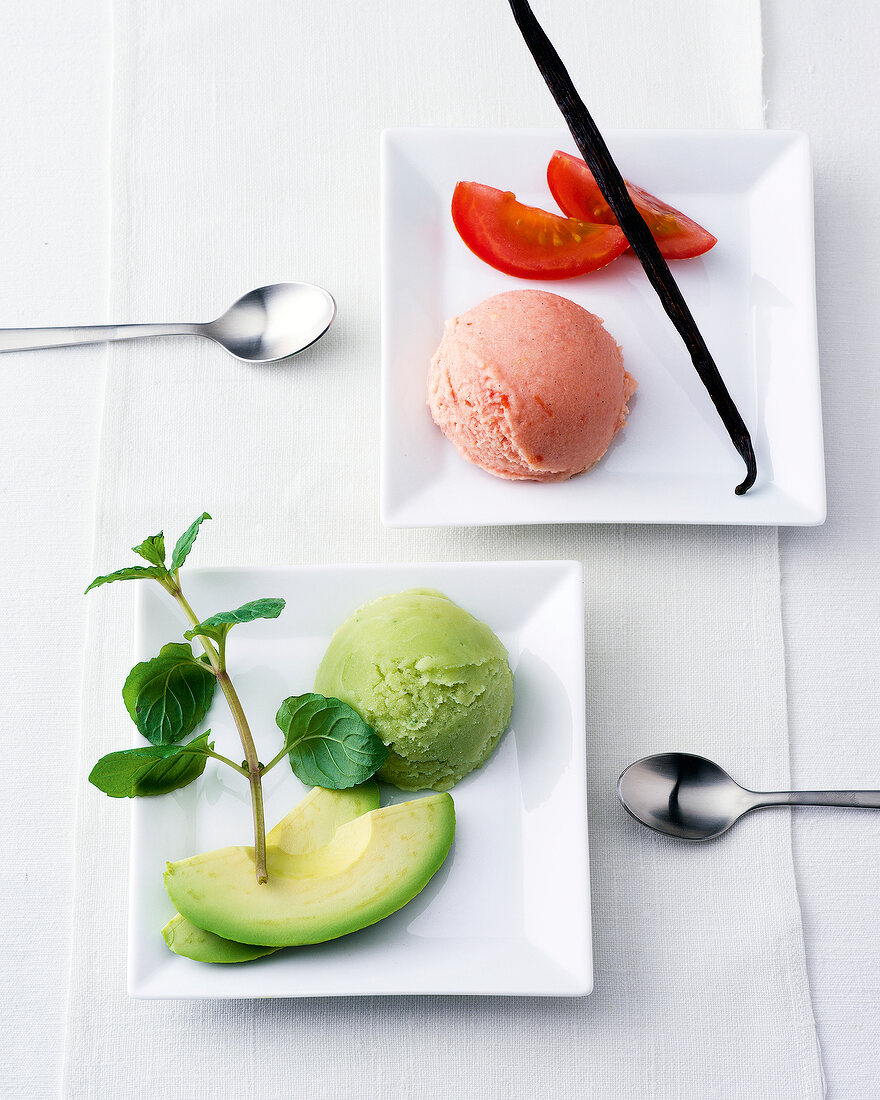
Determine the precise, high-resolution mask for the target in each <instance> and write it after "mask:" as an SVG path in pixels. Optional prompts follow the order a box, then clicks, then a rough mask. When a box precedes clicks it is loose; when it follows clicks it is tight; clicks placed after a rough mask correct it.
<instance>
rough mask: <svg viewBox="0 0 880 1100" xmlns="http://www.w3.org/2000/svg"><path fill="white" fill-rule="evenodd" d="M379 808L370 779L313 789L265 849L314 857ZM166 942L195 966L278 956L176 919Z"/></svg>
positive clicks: (166, 933)
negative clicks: (346, 827) (346, 825)
mask: <svg viewBox="0 0 880 1100" xmlns="http://www.w3.org/2000/svg"><path fill="white" fill-rule="evenodd" d="M378 806H379V786H378V784H377V783H376V781H375V780H373V779H370V780H368V781H367V782H366V783H361V784H360V785H359V786H357V787H349V788H347V789H346V790H342V791H330V790H325V788H323V787H313V788H312V790H310V791H309V793H308V794H307V795H306V796H305V798H303V799H302V801H301V802H298V803H297V804H296V806H294V807H293V809H292V810H291V811H290V813H289V814H287V815H286V817H283V818H282V819H281V820H280V821H279V822H278V824H277V825H276V826H275V828H274V829H271V830H270V831H269V832H268V833H267V834H266V843H267V845H268V844H272V845H275V846H276V847H278V848H280V849H281V850H282V851H285V852H289V853H291V854H296V853H304V852H312V851H314V850H315V849H317V848H321V847H323V845H325V844H326V843H327V842H328V841H330V840H332V839H333V836H334V834H335V833H336V830H337V828H338V827H339V826H340V825H343V824H344V823H345V822H346V821H352V820H353V819H354V818H356V817H360V815H361V814H365V813H368V812H369V811H370V810H375V809H377V808H378ZM162 936H163V938H164V940H165V942H166V943H167V944H168V946H169V948H170V949H171V950H172V951H173V952H174V953H175V954H176V955H183V956H184V957H185V958H187V959H194V960H195V961H196V962H210V963H237V962H249V961H250V960H251V959H259V958H262V956H263V955H271V954H272V952H273V951H277V950H278V949H277V948H276V947H269V946H267V945H265V944H244V943H236V942H235V941H234V940H227V939H224V937H222V936H216V935H214V933H213V932H207V931H205V929H203V928H199V927H198V925H195V924H193V923H192V921H189V920H187V919H186V917H184V916H182V915H181V914H180V913H176V914H175V915H174V916H173V917H172V918H171V920H170V921H169V922H168V923H167V924H166V925H165V927H164V928H163V929H162Z"/></svg>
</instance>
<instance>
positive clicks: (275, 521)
mask: <svg viewBox="0 0 880 1100" xmlns="http://www.w3.org/2000/svg"><path fill="white" fill-rule="evenodd" d="M590 7H591V10H589V11H588V10H584V9H580V10H579V9H576V8H575V7H573V6H566V7H564V8H555V9H554V8H553V6H549V5H545V6H544V8H543V9H542V12H541V14H543V15H544V17H545V18H546V19H547V21H548V26H549V28H550V29H551V32H552V34H553V36H554V37H555V38H556V39H557V40H558V41H559V42H560V45H561V46H562V48H563V52H564V53H565V54H566V55H567V57H568V58H569V60H570V63H571V65H572V70H573V75H574V76H575V79H576V80H577V81H578V82H579V83H580V85H581V87H582V89H583V92H584V94H585V97H586V99H587V100H588V101H589V102H590V103H591V104H592V106H593V108H594V110H595V112H596V115H597V117H598V118H599V119H600V121H601V123H602V124H603V125H605V126H619V125H624V126H625V125H627V124H630V125H633V124H638V125H641V126H644V125H649V126H650V125H654V126H664V125H667V126H688V125H690V126H698V125H699V126H737V125H747V124H750V125H760V123H761V84H760V68H759V65H760V36H759V21H758V10H757V5H756V4H749V5H743V4H741V3H736V4H734V3H732V2H731V3H726V4H722V5H716V6H714V7H713V8H712V9H711V15H710V13H709V11H708V9H707V11H706V13H704V17H703V18H697V19H695V18H694V17H693V13H692V12H691V11H690V7H691V6H690V5H689V4H687V3H684V2H682V4H681V7H680V11H679V10H677V9H676V10H673V9H675V5H671V4H667V5H666V6H665V7H664V8H663V9H662V10H659V11H658V10H656V9H653V8H651V7H650V6H649V5H647V4H639V5H635V6H634V7H632V8H629V9H623V10H612V9H611V8H606V7H603V6H601V5H591V6H590ZM551 16H552V18H551ZM600 16H601V19H602V22H603V24H604V25H605V37H604V39H603V41H610V42H617V43H619V44H623V43H626V44H627V51H628V52H629V56H628V57H627V58H624V56H623V54H622V53H621V54H619V55H615V54H614V53H613V52H610V53H609V52H606V51H604V50H602V51H596V56H594V57H590V58H589V62H588V63H585V58H584V56H583V53H582V52H581V51H578V50H574V49H571V48H569V49H566V44H567V43H572V42H581V41H589V39H590V35H591V26H592V24H593V22H594V21H595V20H596V18H598V17H600ZM676 16H677V18H676ZM377 19H378V20H379V21H380V25H379V26H378V27H377V26H376V22H375V21H376V20H377ZM682 28H686V33H685V34H682V33H681V29H682ZM633 43H636V44H637V46H636V47H635V48H633V47H632V45H631V44H633ZM648 43H650V44H651V49H650V50H648V49H647V48H646V47H647V44H648ZM115 49H116V52H115V73H116V81H115V89H116V98H115V113H114V135H115V136H116V142H115V145H114V159H113V169H112V179H113V200H114V218H113V243H112V254H113V268H112V271H113V284H112V285H113V311H114V313H118V314H119V315H120V316H121V315H126V316H142V317H143V318H145V319H146V318H147V317H148V316H169V315H171V314H173V313H178V314H182V315H183V316H199V315H204V314H205V313H206V312H207V313H210V312H211V311H212V310H215V309H217V308H220V307H221V306H222V305H223V304H225V303H226V302H228V301H229V300H231V299H232V298H233V297H235V295H236V294H237V293H239V292H240V291H241V290H242V289H244V288H246V287H248V286H251V285H258V284H260V283H265V282H270V281H274V280H276V279H283V278H293V279H308V280H310V281H316V282H319V283H322V284H324V285H327V286H328V287H330V288H331V289H332V290H333V292H334V294H336V295H337V297H338V302H339V308H340V316H339V321H338V323H337V325H336V326H334V328H333V330H332V331H331V333H330V335H329V336H328V338H327V339H325V340H324V341H323V342H322V343H321V344H320V345H318V346H317V347H316V348H315V349H313V350H312V351H311V352H310V353H308V354H307V355H306V356H304V357H302V358H301V359H300V360H298V361H297V363H296V364H294V365H287V366H281V367H276V368H266V369H258V370H247V369H245V368H242V367H241V366H240V365H238V364H236V363H234V362H232V361H230V360H228V359H225V358H223V357H222V355H220V354H218V352H217V350H216V349H214V348H212V347H210V346H208V345H197V346H192V345H191V344H188V345H186V346H183V345H180V344H175V343H171V342H155V343H153V344H147V345H143V346H139V347H136V346H132V347H119V348H114V349H113V350H112V351H111V354H110V367H109V374H108V389H107V404H106V409H105V416H104V437H103V445H102V446H103V450H102V458H101V464H100V476H99V485H98V499H97V528H96V544H95V567H96V569H97V570H98V571H101V570H103V569H105V568H112V567H115V566H116V564H117V561H118V557H119V554H121V553H124V552H125V548H126V547H127V546H128V545H130V544H131V542H132V540H133V539H135V538H140V537H141V532H142V531H143V532H144V533H147V532H149V531H152V530H154V529H156V528H157V527H159V526H161V525H163V524H164V525H166V527H167V528H168V529H169V530H171V529H173V528H174V527H175V526H181V525H182V524H183V523H184V522H186V521H187V520H188V519H189V518H190V515H191V514H192V515H194V514H197V513H198V512H199V511H201V510H202V509H203V508H206V509H208V510H209V511H210V512H211V513H212V514H213V515H214V516H215V519H216V523H215V524H214V525H213V527H212V530H211V532H210V535H209V536H208V537H207V538H206V539H205V542H204V545H201V544H200V547H199V553H198V556H197V560H199V561H200V562H203V563H209V564H220V563H223V564H274V563H277V562H290V563H300V562H314V561H353V560H382V559H396V558H402V559H407V560H415V561H418V560H420V559H421V560H437V559H441V560H442V559H454V558H495V557H571V556H575V557H578V558H580V559H581V560H582V561H583V563H584V565H585V569H586V575H587V608H586V615H587V618H586V629H587V639H588V650H589V656H588V662H587V673H588V684H589V704H590V722H589V725H590V735H589V736H590V746H589V761H590V765H589V785H590V792H591V796H592V804H591V833H592V838H593V867H592V869H593V879H594V916H595V926H596V945H597V946H596V956H597V957H596V972H597V983H596V991H595V993H594V994H593V996H592V997H590V998H589V999H586V1000H583V999H582V1000H572V1001H564V1000H563V1001H556V1000H551V1001H534V1000H522V1001H517V1000H514V1001H510V1000H507V1001H505V1000H499V999H494V998H488V999H469V1000H460V1001H451V1002H450V1001H446V1000H443V999H437V998H419V999H408V998H401V999H397V1000H395V999H370V998H368V999H365V1000H362V1001H354V1000H352V1001H342V1002H338V1003H320V1004H315V1003H312V1002H303V1001H296V1000H289V1001H279V1002H275V1003H270V1004H264V1003H257V1004H254V1003H246V1002H245V1003H233V1004H215V1003H207V1004H206V1003H196V1004H193V1003H178V1002H175V1003H170V1004H167V1003H166V1004H156V1003H151V1002H146V1003H145V1002H138V1001H132V1000H130V999H128V998H127V997H126V995H125V993H124V986H123V982H124V956H125V948H124V943H123V941H122V939H121V938H120V939H118V940H116V941H114V942H112V943H110V944H108V942H107V940H106V939H105V938H97V937H93V936H92V937H85V936H81V935H76V934H75V937H74V945H73V959H72V971H71V989H70V1002H69V1004H70V1008H69V1020H68V1034H67V1049H66V1056H67V1066H66V1077H65V1094H66V1095H67V1096H70V1097H77V1098H79V1097H100V1096H104V1095H107V1094H108V1093H111V1092H119V1091H122V1092H124V1093H125V1094H127V1095H131V1096H138V1095H143V1096H153V1095H156V1094H159V1095H163V1094H168V1093H170V1091H171V1090H172V1088H173V1089H176V1090H177V1091H178V1092H181V1091H182V1092H183V1093H185V1094H186V1095H187V1096H188V1097H194V1098H195V1097H198V1096H210V1095H213V1094H214V1092H215V1091H216V1088H217V1080H216V1076H215V1072H216V1071H215V1065H216V1063H215V1058H216V1056H217V1052H218V1051H222V1066H223V1070H222V1073H223V1080H224V1087H225V1088H226V1089H227V1090H228V1091H230V1092H231V1093H232V1094H233V1095H242V1096H244V1095H254V1096H260V1097H274V1096H279V1097H280V1096H289V1095H291V1094H292V1093H293V1094H299V1095H303V1096H305V1095H309V1096H313V1097H327V1098H328V1100H329V1098H331V1097H338V1096H358V1097H364V1098H367V1097H373V1096H375V1097H379V1096H386V1095H393V1096H412V1097H422V1096H424V1097H429V1096H434V1095H437V1093H438V1091H440V1092H442V1093H443V1094H444V1095H447V1096H461V1097H467V1096H473V1095H480V1096H486V1097H495V1096H497V1097H502V1096H511V1095H518V1096H523V1097H530V1096H537V1095H548V1094H549V1095H560V1096H565V1095H575V1094H577V1093H579V1092H580V1091H584V1092H585V1093H586V1094H588V1095H597V1096H604V1095H608V1094H609V1093H611V1092H612V1091H616V1092H621V1093H622V1094H623V1095H631V1096H642V1095H664V1096H686V1095H689V1090H690V1089H691V1088H692V1086H693V1083H694V1075H695V1067H698V1080H699V1087H700V1089H701V1090H702V1092H703V1093H704V1094H706V1095H712V1096H714V1097H718V1098H733V1097H742V1098H745V1097H752V1096H754V1095H756V1094H760V1093H761V1092H762V1091H765V1090H769V1091H770V1093H771V1094H772V1095H774V1096H775V1097H780V1098H782V1097H792V1098H797V1100H802V1098H805V1097H809V1096H818V1095H820V1094H821V1068H820V1063H819V1059H818V1050H817V1044H816V1038H815V1032H814V1027H813V1020H812V1012H811V1007H810V1003H809V992H808V986H807V980H806V970H805V964H804V957H803V941H802V935H801V928H800V912H799V908H798V902H797V896H796V891H795V885H794V876H793V868H792V862H791V845H790V827H789V821H788V818H787V817H786V816H784V815H764V816H756V817H755V818H754V819H752V820H750V821H749V822H748V823H746V824H744V825H743V827H742V828H740V829H739V830H737V831H736V832H735V833H733V834H731V835H730V836H729V837H727V838H725V840H724V841H723V842H721V843H719V844H718V845H715V846H712V847H711V848H707V849H702V850H700V851H699V854H696V853H695V852H694V851H693V850H692V849H689V848H686V847H683V846H681V845H676V844H673V843H670V842H668V841H664V840H662V839H660V838H655V837H652V836H649V835H647V834H645V833H644V832H643V831H642V830H641V829H639V828H638V827H637V826H635V825H634V824H632V823H631V822H630V821H629V820H628V819H627V818H626V817H625V816H624V815H623V813H622V811H621V810H620V807H619V806H618V805H617V804H616V800H615V798H614V778H615V777H616V775H617V773H618V772H619V771H620V769H621V767H622V766H623V765H625V764H626V763H627V762H628V761H629V760H630V759H632V758H633V757H635V756H638V755H642V754H643V753H645V752H648V751H651V750H656V749H661V748H663V747H667V746H669V744H670V737H672V738H673V739H674V741H675V744H676V745H677V746H679V747H683V748H690V749H697V748H699V749H701V750H702V751H706V752H708V753H709V754H710V755H715V756H720V757H721V758H723V759H724V761H725V763H727V764H728V765H729V766H730V767H731V768H732V769H733V770H735V771H737V772H738V774H742V775H748V776H750V777H751V778H752V780H753V781H754V782H755V783H756V784H757V785H758V786H761V785H766V786H774V785H784V783H785V782H786V781H787V762H788V744H787V727H786V719H785V695H784V663H783V642H782V630H781V617H780V608H779V576H778V558H777V543H776V533H775V531H773V530H772V529H771V530H767V529H749V528H746V529H728V530H716V529H711V528H702V529H694V528H687V527H679V528H662V527H646V528H630V529H624V528H613V527H607V528H605V527H599V528H593V527H573V528H539V529H522V528H514V529H494V530H477V531H460V530H444V531H436V530H428V531H416V532H400V531H384V530H383V529H382V528H381V526H380V524H379V521H378V515H377V492H376V455H377V442H378V415H377V395H378V325H377V318H378V315H379V302H378V293H377V258H378V249H377V243H378V237H377V228H378V227H377V221H376V210H377V207H378V202H377V172H376V163H377V161H376V157H377V138H378V133H379V130H380V128H381V126H382V125H385V124H392V123H393V124H410V125H412V124H419V125H432V124H446V125H449V124H453V125H454V124H465V125H475V124H484V125H488V124H496V125H498V124H500V125H511V124H516V125H535V124H550V125H554V124H556V123H557V117H556V112H555V108H554V107H553V105H552V102H551V101H550V99H549V95H548V94H547V93H546V91H545V90H544V89H543V86H542V84H541V82H540V79H539V77H538V76H537V73H536V72H535V70H534V68H533V66H532V63H531V61H530V59H529V58H528V55H527V53H526V51H525V47H524V46H523V44H522V42H521V41H520V39H519V36H518V33H517V32H516V30H515V28H514V25H513V23H512V20H511V17H510V15H509V13H508V11H507V9H506V7H505V6H504V5H497V6H485V7H483V8H481V9H479V10H474V9H473V8H472V6H470V5H468V4H466V3H464V2H463V0H460V2H458V3H454V4H446V5H444V6H443V8H442V9H440V8H437V9H434V8H422V9H419V8H415V7H413V6H412V5H410V4H408V3H404V2H403V0H399V2H396V3H391V4H386V5H385V6H384V7H383V8H382V9H376V10H374V11H373V12H371V13H367V12H364V11H363V10H360V9H352V8H351V7H350V6H349V5H347V4H342V3H338V4H328V5H325V6H323V7H316V8H311V9H309V10H308V11H301V10H291V9H290V8H289V7H286V6H283V5H280V4H277V3H264V4H259V5H257V6H256V7H255V8H253V9H251V10H249V11H247V12H245V11H244V10H243V9H242V8H241V6H240V5H238V4H234V3H232V2H226V3H219V4H217V3H211V4H210V5H209V4H192V5H188V6H187V7H185V8H181V7H180V6H179V5H176V4H165V5H160V6H159V7H158V8H156V7H154V8H152V9H151V10H149V11H147V10H145V9H143V8H142V6H141V5H138V4H135V3H128V4H120V5H119V6H118V9H117V19H116V25H115ZM634 49H635V52H636V53H637V57H634V56H633V50H634ZM670 55H673V56H674V57H675V58H676V63H675V64H674V65H670V64H669V61H670ZM438 59H439V61H440V63H439V64H438ZM661 59H662V62H661ZM626 66H630V71H629V75H628V79H627V96H626V99H625V100H621V98H620V95H619V90H618V89H619V81H618V73H619V72H620V70H621V69H622V68H624V67H626ZM719 74H723V75H722V77H719ZM194 275H195V277H194ZM102 597H103V598H102ZM130 607H131V598H130V591H128V592H127V591H126V590H125V589H124V588H122V587H119V588H117V589H115V590H109V591H107V592H102V593H100V594H99V595H98V598H96V599H95V600H94V601H93V603H92V604H91V614H90V643H89V647H88V651H87V671H86V688H85V700H84V722H83V727H84V732H83V763H82V768H81V774H82V775H85V774H87V771H88V767H89V766H90V764H91V762H92V761H93V760H94V759H95V758H96V757H97V756H98V755H100V754H101V753H103V752H105V751H108V750H109V749H111V748H112V747H114V746H116V745H118V737H119V734H118V730H119V726H120V723H121V722H122V718H123V717H124V716H122V715H121V714H120V707H119V700H118V684H119V681H120V677H121V676H122V675H123V674H124V669H123V667H122V666H123V664H124V661H125V658H126V656H127V652H126V651H127V639H128V638H129V636H130V619H129V616H130ZM79 809H80V813H79V820H78V826H77V830H78V831H77V856H78V863H77V872H76V903H75V910H74V928H75V930H78V929H83V928H85V927H87V926H88V924H89V922H90V921H91V920H92V917H93V914H94V913H95V911H96V910H98V909H100V910H101V912H102V922H103V923H104V925H105V926H106V927H111V928H112V927H122V926H123V923H124V913H125V882H126V872H127V849H126V845H125V842H124V838H125V833H126V824H127V808H126V807H125V806H124V805H123V806H120V805H119V804H118V803H117V804H114V803H109V802H108V801H107V800H105V799H104V798H102V797H101V796H99V795H97V794H96V792H94V791H93V790H91V789H90V788H88V786H85V785H84V786H83V789H82V791H81V795H80V806H79ZM96 850H100V851H101V860H100V862H97V861H96V860H95V858H94V853H95V851H96ZM96 1005H97V1006H98V1009H97V1011H96V1010H95V1006H96ZM364 1058H366V1059H367V1067H366V1068H361V1063H362V1061H363V1059H364ZM426 1060H428V1064H429V1071H428V1072H425V1069H424V1067H425V1064H426ZM292 1082H293V1083H292Z"/></svg>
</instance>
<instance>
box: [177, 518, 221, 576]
mask: <svg viewBox="0 0 880 1100" xmlns="http://www.w3.org/2000/svg"><path fill="white" fill-rule="evenodd" d="M210 518H211V517H210V516H209V515H208V513H207V512H202V514H201V515H200V516H199V518H198V519H196V520H193V522H192V523H191V524H190V525H189V527H187V529H186V530H185V531H184V532H183V534H182V535H181V536H180V538H179V539H178V540H177V544H176V546H175V547H174V553H173V554H172V555H171V568H172V570H177V569H179V568H180V567H181V565H183V563H184V562H185V561H186V559H187V557H188V555H189V552H190V550H192V548H193V543H194V542H195V541H196V539H197V538H198V534H199V528H200V527H201V525H202V524H203V523H204V521H205V520H206V519H210Z"/></svg>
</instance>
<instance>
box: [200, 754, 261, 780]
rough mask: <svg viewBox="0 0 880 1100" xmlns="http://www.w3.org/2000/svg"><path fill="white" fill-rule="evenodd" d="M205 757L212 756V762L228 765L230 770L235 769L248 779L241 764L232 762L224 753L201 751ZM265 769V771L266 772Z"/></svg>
mask: <svg viewBox="0 0 880 1100" xmlns="http://www.w3.org/2000/svg"><path fill="white" fill-rule="evenodd" d="M201 751H202V752H203V753H204V754H205V756H210V757H211V759H212V760H219V761H220V762H221V763H223V764H228V765H229V766H230V768H234V769H235V770H236V771H237V772H238V774H239V775H243V776H244V777H245V779H247V778H248V773H247V772H246V771H245V770H244V768H243V767H242V766H241V765H240V764H236V762H235V761H234V760H230V759H229V757H228V756H223V755H222V753H219V752H214V750H213V749H208V748H204V749H202V750H201ZM265 770H266V769H265V768H264V769H263V771H264V772H265Z"/></svg>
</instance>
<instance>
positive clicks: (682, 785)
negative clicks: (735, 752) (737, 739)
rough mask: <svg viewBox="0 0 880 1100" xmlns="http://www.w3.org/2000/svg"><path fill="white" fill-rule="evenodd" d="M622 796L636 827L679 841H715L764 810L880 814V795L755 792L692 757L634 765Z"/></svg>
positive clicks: (625, 775) (624, 776) (673, 755)
mask: <svg viewBox="0 0 880 1100" xmlns="http://www.w3.org/2000/svg"><path fill="white" fill-rule="evenodd" d="M617 796H618V798H619V799H620V801H621V802H622V803H623V806H624V809H625V810H627V812H628V813H630V814H631V815H632V816H633V817H634V818H635V819H636V821H640V822H641V823H642V824H643V825H647V826H648V828H649V829H654V830H655V831H656V832H658V833H665V834H666V835H667V836H674V837H677V838H678V839H679V840H712V839H713V837H716V836H720V835H721V834H722V833H724V832H726V831H727V830H728V829H729V828H730V827H731V825H734V824H735V823H736V822H737V821H739V819H740V818H741V817H742V816H743V814H746V813H748V812H749V811H750V810H759V809H763V808H764V807H765V806H847V807H852V808H856V809H866V810H876V809H880V791H750V790H747V789H746V788H745V787H741V786H740V785H739V783H737V782H736V781H735V780H734V779H732V778H731V777H730V776H729V775H728V774H727V772H726V771H725V770H724V768H722V767H720V766H719V765H718V764H716V763H714V762H713V761H712V760H707V759H706V758H705V756H694V755H693V754H692V753H688V752H665V753H660V754H659V755H657V756H646V757H644V759H642V760H637V761H636V762H635V763H634V764H630V766H629V767H628V768H625V769H624V771H623V772H622V773H621V776H620V778H619V779H618V781H617Z"/></svg>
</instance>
